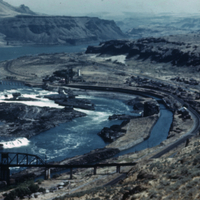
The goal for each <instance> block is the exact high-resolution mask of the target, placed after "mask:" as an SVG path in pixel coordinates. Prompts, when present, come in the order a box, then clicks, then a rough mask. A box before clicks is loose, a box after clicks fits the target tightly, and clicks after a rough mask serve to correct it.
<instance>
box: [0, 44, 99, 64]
mask: <svg viewBox="0 0 200 200" xmlns="http://www.w3.org/2000/svg"><path fill="white" fill-rule="evenodd" d="M90 45H97V43H92V44H90ZM87 46H88V45H78V46H64V45H62V46H61V45H58V46H51V45H48V46H42V45H41V46H16V47H0V61H4V60H11V59H15V58H18V57H22V56H28V55H38V54H42V53H46V54H49V53H62V52H67V53H78V52H84V51H85V50H86V48H87Z"/></svg>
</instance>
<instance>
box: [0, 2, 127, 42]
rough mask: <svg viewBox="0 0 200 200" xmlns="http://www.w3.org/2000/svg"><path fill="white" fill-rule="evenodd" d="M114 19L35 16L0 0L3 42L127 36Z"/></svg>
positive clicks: (22, 6)
mask: <svg viewBox="0 0 200 200" xmlns="http://www.w3.org/2000/svg"><path fill="white" fill-rule="evenodd" d="M125 37H126V35H125V34H124V33H123V32H122V31H121V30H120V28H119V27H118V26H117V25H116V24H115V22H114V21H110V20H101V19H99V18H95V17H92V18H90V17H66V16H47V15H36V14H35V13H34V12H32V11H31V10H30V9H29V8H28V7H27V6H25V5H21V6H20V7H14V6H12V5H10V4H8V3H6V2H4V1H3V0H0V45H5V44H7V45H8V44H9V45H16V44H17V45H19V44H20V45H21V44H70V45H75V44H80V43H89V42H96V41H105V40H110V39H119V38H125Z"/></svg>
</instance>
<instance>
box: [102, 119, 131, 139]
mask: <svg viewBox="0 0 200 200" xmlns="http://www.w3.org/2000/svg"><path fill="white" fill-rule="evenodd" d="M129 121H130V120H127V121H124V122H122V124H121V125H113V126H111V127H110V128H108V127H104V128H103V129H102V130H101V131H100V132H99V133H98V135H99V136H100V137H101V138H102V139H103V140H104V141H105V142H113V141H115V140H116V139H118V138H119V137H122V136H123V135H125V134H126V130H123V129H122V127H123V126H125V125H126V124H127V123H128V122H129Z"/></svg>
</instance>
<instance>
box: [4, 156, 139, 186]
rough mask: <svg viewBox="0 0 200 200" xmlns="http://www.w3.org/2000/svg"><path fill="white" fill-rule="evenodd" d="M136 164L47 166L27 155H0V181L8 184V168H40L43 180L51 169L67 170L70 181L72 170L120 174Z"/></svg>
mask: <svg viewBox="0 0 200 200" xmlns="http://www.w3.org/2000/svg"><path fill="white" fill-rule="evenodd" d="M136 164H137V163H109V164H98V163H97V164H87V165H70V164H67V165H59V164H48V163H46V162H44V161H43V160H42V159H41V158H40V157H39V156H37V155H33V154H27V153H12V152H1V153H0V180H3V181H6V182H7V183H8V184H9V182H10V181H9V180H10V168H11V167H41V168H44V169H45V178H46V179H48V178H50V173H51V172H50V170H51V168H60V169H69V170H70V179H72V174H73V169H74V168H94V175H96V174H97V168H98V167H116V172H117V173H120V167H121V166H134V165H136Z"/></svg>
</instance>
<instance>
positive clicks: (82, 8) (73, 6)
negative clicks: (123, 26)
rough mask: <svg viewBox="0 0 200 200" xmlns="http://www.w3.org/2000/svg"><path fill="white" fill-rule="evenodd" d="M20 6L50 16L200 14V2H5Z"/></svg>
mask: <svg viewBox="0 0 200 200" xmlns="http://www.w3.org/2000/svg"><path fill="white" fill-rule="evenodd" d="M4 1H5V2H7V3H9V4H11V5H13V6H19V5H21V4H24V5H26V6H28V7H29V8H30V9H31V10H32V11H34V12H39V13H45V14H50V15H67V16H69V15H72V16H74V15H86V14H90V13H94V14H95V13H102V12H104V13H105V15H106V13H111V14H114V15H121V14H122V13H124V12H140V13H142V12H145V13H150V14H157V13H163V12H165V13H172V14H176V13H188V14H194V13H200V0H4Z"/></svg>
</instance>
